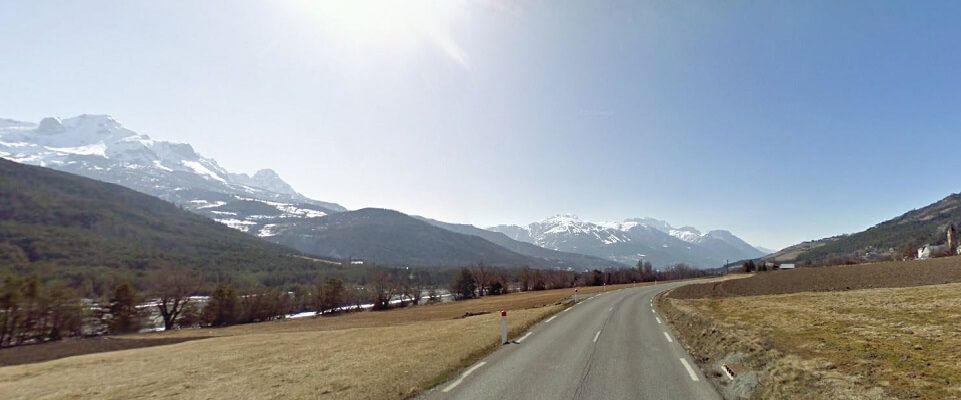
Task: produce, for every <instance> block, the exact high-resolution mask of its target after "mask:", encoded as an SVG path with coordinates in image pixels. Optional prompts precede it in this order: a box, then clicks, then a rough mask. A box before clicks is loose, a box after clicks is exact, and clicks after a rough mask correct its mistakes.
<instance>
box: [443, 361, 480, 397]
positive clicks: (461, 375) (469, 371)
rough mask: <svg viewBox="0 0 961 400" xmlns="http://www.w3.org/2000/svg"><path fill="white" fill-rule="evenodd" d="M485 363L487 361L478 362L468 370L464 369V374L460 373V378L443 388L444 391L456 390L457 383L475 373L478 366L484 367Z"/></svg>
mask: <svg viewBox="0 0 961 400" xmlns="http://www.w3.org/2000/svg"><path fill="white" fill-rule="evenodd" d="M484 364H487V361H481V362H479V363H477V364H474V366H473V367H470V368H468V369H467V371H464V373H463V374H460V378H457V380H456V381H454V382H452V383H451V384H450V385H447V387H445V388H444V390H442V392H444V393H447V392H449V391H451V390H454V388H455V387H457V385H460V384H461V383H462V382H464V378H467V376H468V375H470V374H471V373H473V372H474V371H475V370H477V369H478V368H480V367H483V366H484Z"/></svg>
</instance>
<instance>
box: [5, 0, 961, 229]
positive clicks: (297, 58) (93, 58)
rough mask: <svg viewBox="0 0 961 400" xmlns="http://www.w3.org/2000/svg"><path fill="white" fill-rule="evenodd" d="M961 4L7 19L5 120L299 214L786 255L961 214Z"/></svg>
mask: <svg viewBox="0 0 961 400" xmlns="http://www.w3.org/2000/svg"><path fill="white" fill-rule="evenodd" d="M959 21H961V3H959V2H926V1H922V2H904V1H900V2H883V1H843V2H838V1H825V2H817V1H803V2H797V1H792V2H787V1H784V2H780V1H743V2H739V1H725V2H718V1H704V2H695V1H657V2H633V1H630V2H628V1H625V2H600V1H523V2H516V3H508V2H501V1H493V0H492V1H486V2H485V1H464V2H461V1H444V2H440V3H413V2H407V3H399V2H387V3H368V2H363V1H359V2H358V1H355V2H347V1H343V2H317V1H307V0H304V1H238V0H231V1H204V2H195V1H180V2H178V1H162V2H158V1H149V2H148V1H109V2H106V1H105V2H99V1H82V2H80V1H57V2H54V1H40V0H37V1H6V2H3V3H0V117H7V118H14V119H20V120H33V121H36V120H39V119H40V118H42V117H44V116H51V115H53V116H72V115H76V114H80V113H103V114H111V115H113V116H114V117H115V118H116V119H118V120H119V121H120V122H122V123H123V124H125V125H126V126H127V127H129V128H131V129H133V130H136V131H138V132H141V133H146V134H148V135H151V136H153V137H155V138H158V139H165V140H174V141H184V142H189V143H192V144H193V145H194V147H195V148H196V149H198V151H200V152H201V153H203V154H204V155H206V156H209V157H213V158H215V159H217V160H218V161H219V162H220V163H221V164H222V165H223V166H224V167H226V168H228V169H231V170H235V171H244V172H252V171H254V170H257V169H259V168H265V167H270V168H274V169H275V170H277V171H278V172H279V173H280V174H281V175H282V176H283V177H284V178H285V179H287V180H288V181H289V182H291V183H292V184H293V185H294V187H295V188H297V189H298V190H300V191H301V192H303V193H304V194H307V195H309V196H311V197H314V198H317V199H322V200H328V201H336V202H340V203H342V204H344V205H345V206H347V207H350V208H360V207H365V206H379V207H388V208H395V209H399V210H401V211H404V212H408V213H413V214H422V215H427V216H431V217H435V218H439V219H444V220H449V221H457V222H470V223H474V224H477V225H481V226H486V225H492V224H497V223H524V222H529V221H532V220H537V219H541V218H544V217H547V216H550V215H553V214H556V213H567V212H572V213H577V214H579V215H581V216H582V217H585V218H591V219H620V218H625V217H632V216H653V217H658V218H663V219H667V220H669V221H671V222H672V223H674V224H675V225H678V226H679V225H694V226H696V227H698V228H701V229H702V230H706V229H715V228H724V229H730V230H732V231H734V232H735V233H737V234H739V235H741V236H742V237H744V238H746V239H747V240H749V241H750V242H752V243H754V244H757V245H762V246H767V247H782V246H785V245H789V244H793V243H796V242H798V241H801V240H806V239H814V238H820V237H824V236H830V235H834V234H838V233H844V232H852V231H858V230H861V229H864V228H867V227H869V226H871V225H872V224H874V223H876V222H879V221H881V220H883V219H887V218H889V217H893V216H895V215H898V214H900V213H902V212H904V211H907V210H910V209H912V208H916V207H920V206H923V205H926V204H928V203H930V202H933V201H935V200H938V199H940V198H942V197H943V196H945V195H947V194H949V193H952V192H957V191H959V187H961V184H959V183H961V179H959V178H958V172H959V171H961V129H959V127H961V51H959V47H958V46H959V43H961V23H959Z"/></svg>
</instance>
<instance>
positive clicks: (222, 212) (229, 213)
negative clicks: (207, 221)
mask: <svg viewBox="0 0 961 400" xmlns="http://www.w3.org/2000/svg"><path fill="white" fill-rule="evenodd" d="M211 213H214V214H217V215H233V216H237V213H235V212H230V211H211Z"/></svg>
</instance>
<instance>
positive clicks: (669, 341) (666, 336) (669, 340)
mask: <svg viewBox="0 0 961 400" xmlns="http://www.w3.org/2000/svg"><path fill="white" fill-rule="evenodd" d="M664 337H665V338H666V339H667V342H668V343H674V339H671V335H668V334H667V332H664Z"/></svg>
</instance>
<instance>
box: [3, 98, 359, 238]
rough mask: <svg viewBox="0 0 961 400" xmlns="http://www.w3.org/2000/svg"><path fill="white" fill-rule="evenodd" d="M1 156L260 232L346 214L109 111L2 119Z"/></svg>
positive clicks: (270, 175)
mask: <svg viewBox="0 0 961 400" xmlns="http://www.w3.org/2000/svg"><path fill="white" fill-rule="evenodd" d="M0 157H3V158H7V159H10V160H13V161H16V162H20V163H25V164H33V165H39V166H44V167H48V168H53V169H58V170H62V171H66V172H71V173H74V174H77V175H81V176H85V177H88V178H92V179H97V180H101V181H106V182H111V183H116V184H119V185H121V186H126V187H128V188H131V189H134V190H137V191H140V192H143V193H147V194H149V195H153V196H156V197H159V198H162V199H164V200H167V201H170V202H172V203H175V204H178V205H181V206H183V207H184V208H186V209H188V210H191V211H194V212H196V213H199V214H201V215H205V216H208V217H210V218H213V219H215V220H217V221H219V222H221V223H224V224H226V225H227V226H230V227H232V228H235V229H239V230H241V231H244V232H249V233H253V234H258V235H260V236H271V235H273V234H274V233H275V231H276V230H278V229H280V228H281V227H283V226H284V225H285V224H288V223H290V221H292V220H297V219H303V218H314V217H319V216H323V215H326V214H328V213H333V212H341V211H345V209H344V207H341V206H340V205H337V204H334V203H327V202H322V201H317V200H312V199H309V198H307V197H305V196H302V195H300V194H299V193H297V192H296V191H295V190H294V189H293V188H292V187H290V185H288V184H287V183H286V182H284V181H283V180H282V179H281V178H280V176H278V175H277V173H276V172H274V171H273V170H269V169H264V170H260V171H257V172H256V173H254V174H253V175H252V176H250V175H247V174H243V173H232V172H229V171H227V170H225V169H224V168H222V167H221V166H220V165H218V164H217V162H216V161H215V160H213V159H210V158H206V157H203V156H201V155H200V154H198V153H197V152H196V151H195V150H194V149H193V147H192V146H190V145H189V144H185V143H172V142H165V141H158V140H154V139H151V138H150V137H149V136H147V135H142V134H139V133H137V132H134V131H132V130H129V129H126V128H124V127H123V126H122V125H121V124H120V123H119V122H117V121H115V120H114V119H113V118H111V117H109V116H106V115H80V116H77V117H73V118H65V119H62V120H61V119H58V118H44V119H43V120H41V121H40V122H39V123H38V124H34V123H30V122H21V121H15V120H9V119H0Z"/></svg>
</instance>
